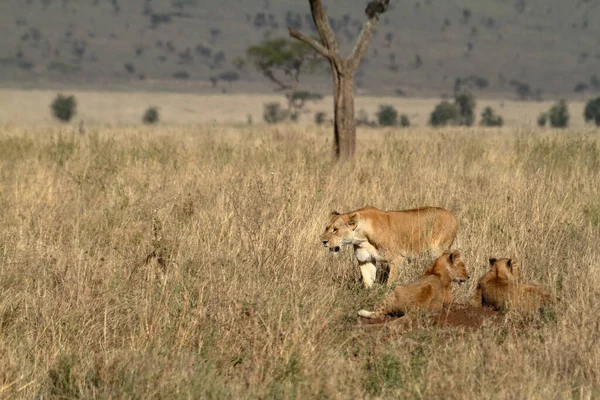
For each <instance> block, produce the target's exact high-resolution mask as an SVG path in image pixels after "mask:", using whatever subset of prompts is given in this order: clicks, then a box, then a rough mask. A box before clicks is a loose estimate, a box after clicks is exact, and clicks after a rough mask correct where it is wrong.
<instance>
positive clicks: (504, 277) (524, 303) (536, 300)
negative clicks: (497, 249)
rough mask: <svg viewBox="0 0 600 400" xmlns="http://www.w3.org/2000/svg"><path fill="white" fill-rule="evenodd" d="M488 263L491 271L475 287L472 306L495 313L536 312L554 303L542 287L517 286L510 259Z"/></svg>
mask: <svg viewBox="0 0 600 400" xmlns="http://www.w3.org/2000/svg"><path fill="white" fill-rule="evenodd" d="M489 262H490V270H489V271H488V272H486V273H485V274H484V275H483V276H482V277H481V279H480V280H479V283H478V284H477V289H476V291H475V295H474V296H473V299H472V303H473V304H474V305H477V306H490V307H493V308H494V309H496V310H498V311H506V310H508V309H515V310H521V311H535V310H538V309H539V308H540V307H541V306H543V305H548V304H550V303H552V302H554V299H553V297H552V296H551V295H550V294H549V293H548V291H547V290H546V289H545V288H543V287H542V286H538V285H532V284H527V283H521V282H519V275H520V274H519V270H518V264H517V262H516V261H514V260H512V259H510V258H501V259H495V258H490V260H489Z"/></svg>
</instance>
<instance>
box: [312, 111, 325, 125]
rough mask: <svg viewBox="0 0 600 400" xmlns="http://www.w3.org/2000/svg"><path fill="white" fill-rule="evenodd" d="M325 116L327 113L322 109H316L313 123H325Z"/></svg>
mask: <svg viewBox="0 0 600 400" xmlns="http://www.w3.org/2000/svg"><path fill="white" fill-rule="evenodd" d="M326 118H327V114H326V113H324V112H323V111H318V112H316V113H315V124H317V125H323V124H324V123H325V119H326Z"/></svg>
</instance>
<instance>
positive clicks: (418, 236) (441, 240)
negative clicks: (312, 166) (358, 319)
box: [321, 207, 458, 287]
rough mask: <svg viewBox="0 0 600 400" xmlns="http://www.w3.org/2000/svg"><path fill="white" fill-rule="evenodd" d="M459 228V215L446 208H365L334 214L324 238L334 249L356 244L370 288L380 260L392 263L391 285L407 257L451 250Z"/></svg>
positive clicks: (328, 246)
mask: <svg viewBox="0 0 600 400" xmlns="http://www.w3.org/2000/svg"><path fill="white" fill-rule="evenodd" d="M457 230H458V221H457V219H456V217H455V216H454V215H452V214H451V213H450V212H449V211H447V210H445V209H443V208H438V207H422V208H417V209H413V210H404V211H382V210H379V209H377V208H375V207H364V208H361V209H359V210H356V211H351V212H348V213H344V214H339V213H335V212H334V213H332V215H331V219H330V221H329V223H328V224H327V226H326V228H325V232H324V233H323V235H322V236H321V241H322V243H323V245H324V246H325V247H327V248H329V249H330V250H331V251H333V252H338V251H339V250H340V248H341V247H342V246H345V245H353V246H354V254H355V256H356V258H357V260H358V262H359V266H360V268H361V273H362V277H363V283H364V284H365V286H366V287H371V286H372V284H373V282H374V281H375V274H376V267H375V266H376V264H377V263H380V262H386V263H387V264H388V265H389V268H390V271H389V276H388V284H391V283H393V282H394V280H395V279H396V277H397V276H398V270H399V266H400V265H401V264H402V263H403V262H404V259H405V258H406V257H412V256H417V255H420V254H422V253H424V252H426V251H431V252H432V253H433V254H434V255H436V256H437V255H439V254H441V253H442V252H443V251H445V250H448V249H450V246H452V244H453V243H454V240H455V239H456V232H457Z"/></svg>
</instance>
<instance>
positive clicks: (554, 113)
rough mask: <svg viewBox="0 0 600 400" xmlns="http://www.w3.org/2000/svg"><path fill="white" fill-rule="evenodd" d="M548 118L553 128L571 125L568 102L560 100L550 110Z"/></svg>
mask: <svg viewBox="0 0 600 400" xmlns="http://www.w3.org/2000/svg"><path fill="white" fill-rule="evenodd" d="M548 119H549V120H550V125H551V126H552V127H553V128H566V127H567V125H569V110H568V108H567V103H566V102H565V101H564V100H560V101H559V102H558V103H556V104H555V105H553V106H552V107H551V108H550V111H549V112H548Z"/></svg>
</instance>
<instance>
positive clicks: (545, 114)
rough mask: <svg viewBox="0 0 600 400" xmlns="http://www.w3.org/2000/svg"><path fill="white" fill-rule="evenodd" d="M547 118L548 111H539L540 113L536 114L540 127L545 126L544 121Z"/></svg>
mask: <svg viewBox="0 0 600 400" xmlns="http://www.w3.org/2000/svg"><path fill="white" fill-rule="evenodd" d="M547 120H548V113H545V112H543V113H541V114H540V115H538V118H537V124H538V126H540V127H543V126H546V121H547Z"/></svg>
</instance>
